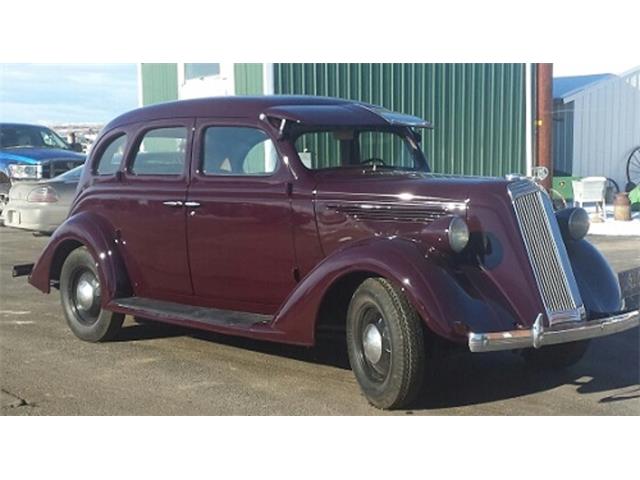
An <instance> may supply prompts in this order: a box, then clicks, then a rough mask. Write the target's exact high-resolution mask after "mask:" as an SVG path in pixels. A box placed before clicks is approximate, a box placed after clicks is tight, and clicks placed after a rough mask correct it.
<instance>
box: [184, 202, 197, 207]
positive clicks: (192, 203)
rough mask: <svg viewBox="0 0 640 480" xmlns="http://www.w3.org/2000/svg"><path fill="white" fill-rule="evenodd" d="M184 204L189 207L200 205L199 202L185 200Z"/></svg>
mask: <svg viewBox="0 0 640 480" xmlns="http://www.w3.org/2000/svg"><path fill="white" fill-rule="evenodd" d="M184 206H185V207H187V208H198V207H199V206H200V203H199V202H184Z"/></svg>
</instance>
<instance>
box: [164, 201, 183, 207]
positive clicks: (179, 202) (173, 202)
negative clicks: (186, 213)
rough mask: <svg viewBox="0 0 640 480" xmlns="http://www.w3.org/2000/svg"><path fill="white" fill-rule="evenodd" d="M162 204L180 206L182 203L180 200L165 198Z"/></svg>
mask: <svg viewBox="0 0 640 480" xmlns="http://www.w3.org/2000/svg"><path fill="white" fill-rule="evenodd" d="M162 204H163V205H165V206H167V207H181V206H182V205H183V203H182V202H181V201H180V200H167V201H166V202H162Z"/></svg>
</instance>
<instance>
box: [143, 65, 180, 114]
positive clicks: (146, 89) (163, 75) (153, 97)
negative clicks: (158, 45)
mask: <svg viewBox="0 0 640 480" xmlns="http://www.w3.org/2000/svg"><path fill="white" fill-rule="evenodd" d="M140 68H141V69H142V72H141V74H142V75H141V77H142V79H141V81H142V105H151V104H152V103H159V102H169V101H171V100H177V99H178V65H177V64H176V63H143V64H141V67H140Z"/></svg>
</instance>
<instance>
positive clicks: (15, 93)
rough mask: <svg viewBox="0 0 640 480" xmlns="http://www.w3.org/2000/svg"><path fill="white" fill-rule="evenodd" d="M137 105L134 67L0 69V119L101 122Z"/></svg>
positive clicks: (16, 66)
mask: <svg viewBox="0 0 640 480" xmlns="http://www.w3.org/2000/svg"><path fill="white" fill-rule="evenodd" d="M136 106H137V78H136V66H135V64H2V65H0V119H1V120H2V121H19V122H27V123H58V122H90V123H104V122H107V121H109V120H110V119H112V118H114V117H116V116H117V115H119V114H121V113H123V112H126V111H127V110H131V109H133V108H135V107H136Z"/></svg>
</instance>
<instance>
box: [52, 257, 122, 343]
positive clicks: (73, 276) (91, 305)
mask: <svg viewBox="0 0 640 480" xmlns="http://www.w3.org/2000/svg"><path fill="white" fill-rule="evenodd" d="M60 296H61V299H62V309H63V311H64V315H65V317H66V319H67V323H68V325H69V328H71V331H72V332H73V333H74V334H75V335H76V336H77V337H78V338H80V339H81V340H85V341H87V342H105V341H108V340H111V339H112V338H113V337H114V336H115V335H116V334H117V333H118V330H120V327H121V326H122V322H123V321H124V315H123V314H121V313H113V312H109V311H107V310H103V309H102V308H101V303H102V299H101V285H100V276H99V275H98V271H97V268H96V261H95V260H94V259H93V256H92V255H91V253H89V251H88V250H87V249H86V248H85V247H81V248H78V249H76V250H74V251H72V252H71V253H70V254H69V256H68V257H67V258H66V260H65V261H64V264H63V265H62V271H61V272H60Z"/></svg>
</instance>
